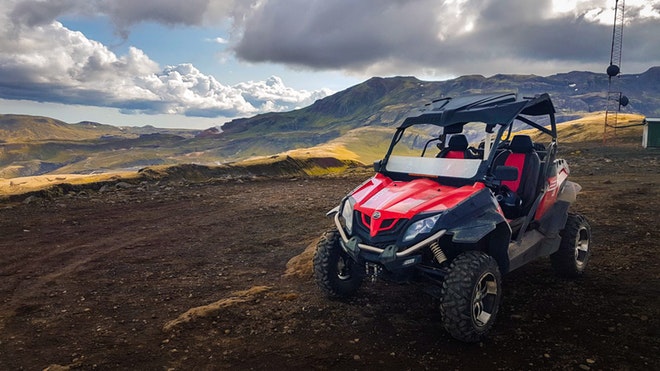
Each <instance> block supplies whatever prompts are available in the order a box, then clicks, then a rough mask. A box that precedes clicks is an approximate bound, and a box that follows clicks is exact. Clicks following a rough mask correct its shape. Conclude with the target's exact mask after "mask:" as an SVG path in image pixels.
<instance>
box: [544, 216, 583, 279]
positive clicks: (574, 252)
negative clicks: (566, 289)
mask: <svg viewBox="0 0 660 371" xmlns="http://www.w3.org/2000/svg"><path fill="white" fill-rule="evenodd" d="M559 235H560V236H561V243H560V244H559V250H557V251H556V252H555V253H554V254H552V255H550V261H551V262H552V267H553V268H554V270H555V273H556V274H557V275H558V276H559V277H565V278H577V277H581V276H582V275H584V271H585V269H586V268H587V263H589V257H590V256H591V249H590V245H591V226H589V222H587V219H586V218H585V217H584V216H582V215H580V214H568V219H566V226H565V227H564V229H563V230H562V231H561V232H559Z"/></svg>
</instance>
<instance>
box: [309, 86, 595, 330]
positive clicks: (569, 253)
mask: <svg viewBox="0 0 660 371" xmlns="http://www.w3.org/2000/svg"><path fill="white" fill-rule="evenodd" d="M521 129H527V130H525V131H523V132H517V131H518V130H521ZM514 132H517V134H516V135H514V134H512V133H514ZM533 138H534V139H535V140H534V141H533V140H532V139H533ZM470 143H472V145H470ZM436 147H437V148H436ZM556 154H557V131H556V125H555V109H554V106H553V104H552V102H551V100H550V97H549V96H548V95H547V94H542V95H538V96H535V97H519V96H518V95H516V94H512V93H511V94H493V95H478V96H468V97H460V98H444V99H439V100H435V101H433V102H432V103H430V104H427V105H426V106H424V107H422V108H421V109H419V110H416V111H414V112H413V113H412V114H410V115H409V116H408V117H407V118H406V119H405V120H404V121H403V123H402V124H401V126H400V127H398V128H397V129H396V132H395V134H394V137H393V139H392V142H391V144H390V146H389V149H388V150H387V153H386V154H385V157H384V158H383V159H382V160H380V161H377V162H376V163H375V164H374V168H375V171H376V174H375V176H373V177H372V178H371V179H369V180H367V181H366V182H364V183H363V184H362V185H360V186H358V187H357V188H356V189H355V190H353V191H352V192H351V193H350V194H348V195H347V196H346V197H345V198H344V199H343V200H342V201H341V203H340V205H339V206H337V207H336V208H334V209H333V210H331V211H330V212H329V213H328V215H329V216H332V217H333V218H334V224H335V228H333V229H332V230H330V231H328V232H326V233H325V234H324V235H323V236H322V237H321V239H320V240H319V243H318V245H317V249H316V253H315V256H314V275H315V278H316V282H317V284H318V285H319V287H320V288H321V290H322V291H323V292H324V293H325V294H327V296H329V297H331V298H344V297H349V296H351V295H354V294H355V293H356V292H357V291H358V289H359V287H360V286H361V283H362V282H363V280H364V279H365V278H371V279H372V280H376V279H377V278H385V279H389V280H393V281H396V282H422V283H425V285H424V286H425V287H426V290H425V291H427V292H429V293H431V294H432V295H434V296H436V297H437V298H438V299H439V300H438V301H439V303H440V312H441V315H442V322H443V325H444V327H445V329H446V330H447V331H448V332H449V333H450V334H451V335H452V336H454V337H455V338H457V339H459V340H462V341H466V342H475V341H480V340H481V339H483V338H484V337H485V336H486V335H487V333H488V331H489V330H490V329H491V327H492V326H493V323H494V321H495V317H496V315H497V311H498V307H499V303H500V299H501V296H502V287H501V275H502V274H506V273H508V272H510V271H512V270H514V269H516V268H519V267H521V266H522V265H524V264H526V263H528V262H530V261H532V260H534V259H536V258H539V257H542V256H548V255H549V256H550V258H551V259H550V260H551V262H552V265H553V267H554V269H555V271H556V273H557V274H558V275H560V276H564V277H578V276H580V275H582V274H583V272H584V270H585V267H586V265H587V262H588V260H589V254H590V250H589V244H590V239H591V229H590V226H589V224H588V222H587V220H586V219H585V218H584V217H583V216H581V215H578V214H573V213H569V212H568V209H569V206H570V205H571V203H573V202H574V201H575V199H576V196H577V194H578V192H579V191H580V186H579V185H578V184H576V183H573V182H571V181H568V180H567V177H568V175H569V168H568V165H567V163H566V161H564V160H562V159H557V158H556Z"/></svg>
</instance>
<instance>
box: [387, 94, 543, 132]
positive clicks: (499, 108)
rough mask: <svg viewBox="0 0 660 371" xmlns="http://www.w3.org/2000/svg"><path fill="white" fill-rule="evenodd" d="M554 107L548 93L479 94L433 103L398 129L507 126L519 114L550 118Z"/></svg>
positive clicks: (408, 118) (421, 109) (420, 109)
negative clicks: (521, 95)
mask: <svg viewBox="0 0 660 371" xmlns="http://www.w3.org/2000/svg"><path fill="white" fill-rule="evenodd" d="M554 113H555V107H554V106H553V104H552V101H551V100H550V96H549V95H548V94H547V93H543V94H540V95H537V96H534V97H519V96H518V95H517V94H516V93H500V94H480V95H469V96H462V97H456V98H442V99H438V100H434V101H433V102H431V103H428V104H426V105H425V106H424V107H421V108H419V109H417V110H414V111H413V112H411V113H410V114H409V115H408V117H406V119H405V120H404V121H403V123H402V124H401V126H400V128H407V127H409V126H412V125H417V124H432V125H436V126H442V127H446V126H451V125H455V124H464V123H467V122H485V123H487V124H498V125H507V124H509V123H510V122H512V121H513V120H514V119H515V118H516V117H517V116H518V115H520V114H523V115H530V116H540V115H551V117H554Z"/></svg>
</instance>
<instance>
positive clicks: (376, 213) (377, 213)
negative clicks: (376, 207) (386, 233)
mask: <svg viewBox="0 0 660 371" xmlns="http://www.w3.org/2000/svg"><path fill="white" fill-rule="evenodd" d="M371 218H372V219H380V212H379V211H376V212H375V213H374V215H372V216H371Z"/></svg>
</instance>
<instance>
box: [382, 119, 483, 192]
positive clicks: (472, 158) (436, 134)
mask: <svg viewBox="0 0 660 371" xmlns="http://www.w3.org/2000/svg"><path fill="white" fill-rule="evenodd" d="M455 129H456V128H454V130H451V129H447V128H442V127H439V126H436V125H427V124H422V125H414V126H411V127H408V128H406V129H405V132H404V133H403V134H402V135H401V138H400V139H399V140H398V142H397V143H396V144H395V145H394V147H393V148H392V152H391V154H390V156H389V158H388V160H387V163H386V167H385V170H386V171H388V172H395V173H405V174H409V175H418V176H433V177H451V178H463V179H469V178H473V177H475V176H476V175H477V172H478V170H479V166H480V165H481V163H482V161H483V159H484V158H488V154H489V153H490V149H491V145H492V143H493V140H494V139H495V134H491V133H488V132H487V130H486V129H487V125H486V124H485V123H483V122H470V123H467V124H465V125H463V127H462V131H461V132H456V131H458V130H455ZM459 129H460V128H459Z"/></svg>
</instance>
